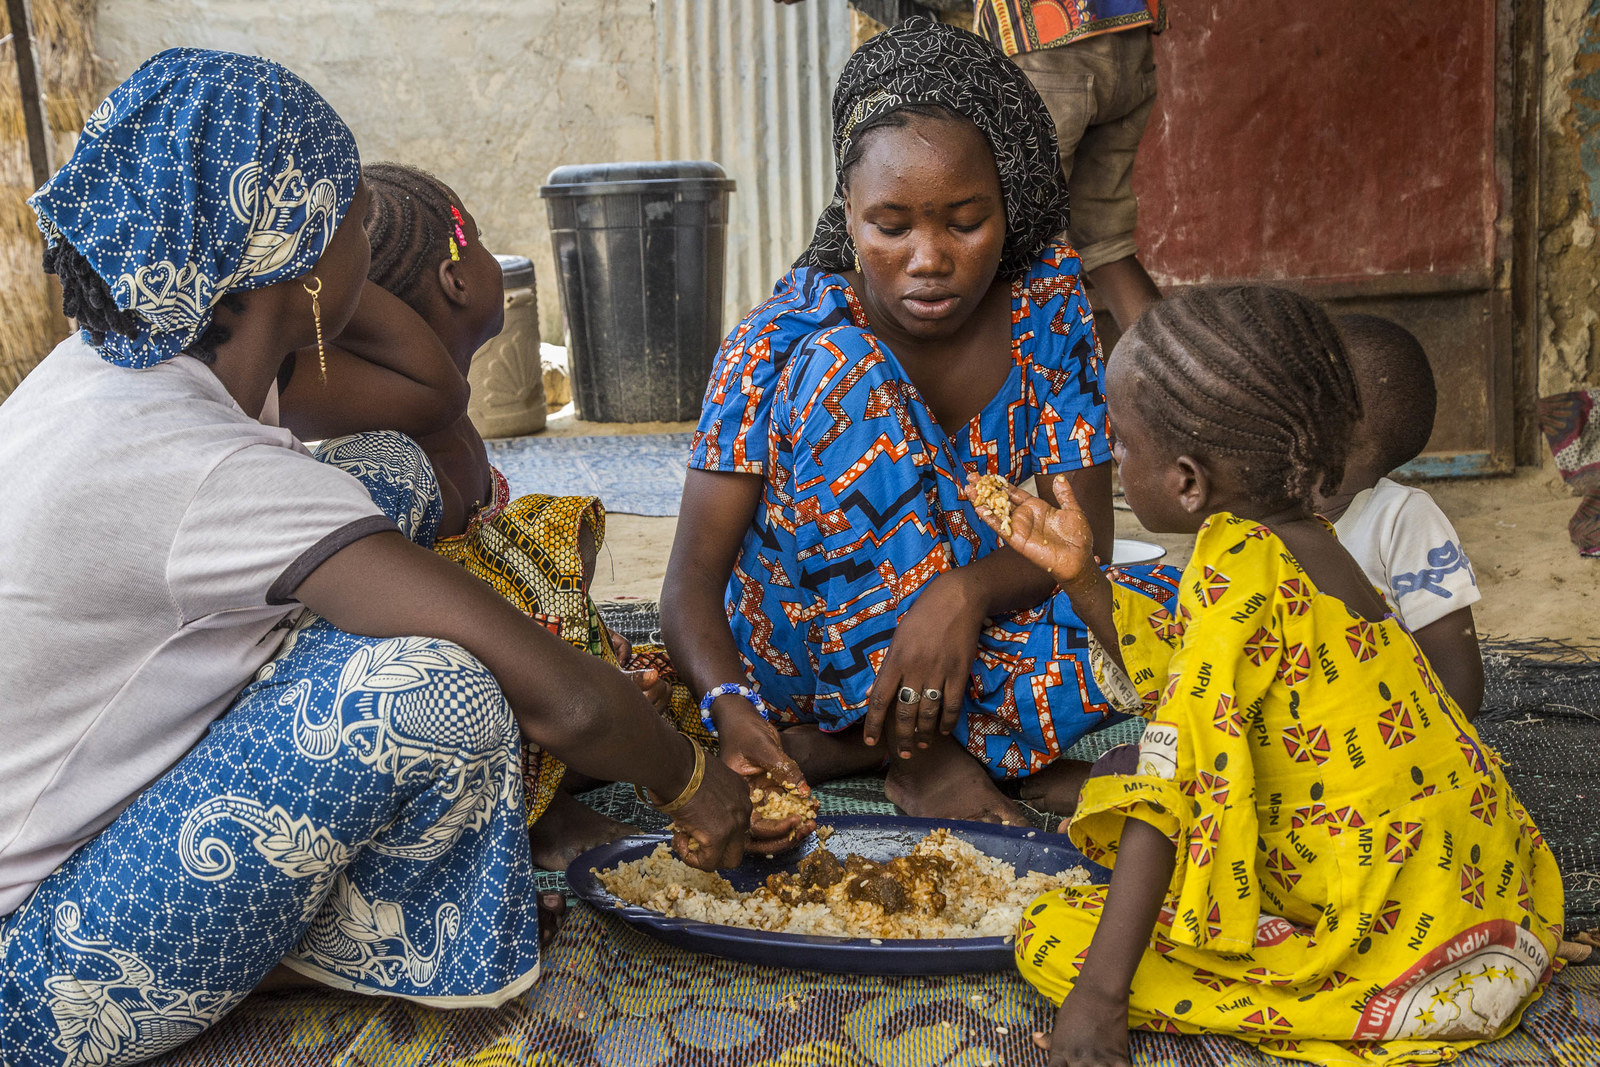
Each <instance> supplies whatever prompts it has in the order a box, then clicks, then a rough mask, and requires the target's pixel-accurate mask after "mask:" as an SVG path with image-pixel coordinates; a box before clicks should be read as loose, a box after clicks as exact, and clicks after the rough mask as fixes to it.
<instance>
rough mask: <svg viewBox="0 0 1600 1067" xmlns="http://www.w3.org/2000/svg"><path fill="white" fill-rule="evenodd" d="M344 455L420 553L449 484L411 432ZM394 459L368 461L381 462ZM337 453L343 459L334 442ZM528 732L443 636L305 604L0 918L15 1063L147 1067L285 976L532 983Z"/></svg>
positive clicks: (465, 992) (454, 988)
mask: <svg viewBox="0 0 1600 1067" xmlns="http://www.w3.org/2000/svg"><path fill="white" fill-rule="evenodd" d="M351 452H352V454H356V453H359V454H360V455H363V456H365V457H367V460H368V461H367V462H362V463H353V464H349V465H345V464H341V465H344V466H345V468H346V469H347V470H350V472H351V473H352V474H354V475H356V476H357V477H358V478H360V479H361V480H362V481H363V483H365V484H366V485H367V486H368V488H369V490H370V491H371V493H372V496H373V499H374V500H375V501H376V502H377V503H378V505H379V507H381V508H383V509H384V510H385V511H386V512H387V513H388V514H389V515H390V517H391V518H393V519H395V521H396V523H397V524H398V525H399V526H400V528H401V530H402V532H404V533H405V534H406V535H407V536H408V537H410V538H411V539H412V540H414V541H417V542H419V543H422V544H428V543H430V542H431V541H432V539H433V530H434V527H435V526H436V525H437V522H438V517H439V498H438V492H437V484H436V482H435V479H434V476H433V472H432V469H431V468H430V467H429V465H428V462H427V460H426V458H425V457H424V456H423V455H422V453H421V451H420V450H419V449H418V448H417V447H416V445H414V444H413V443H412V442H411V441H410V440H409V439H407V438H404V437H402V436H401V435H399V434H366V435H362V438H361V447H360V448H355V449H351ZM375 455H376V456H380V457H381V458H382V460H383V462H380V463H374V462H370V460H371V458H372V457H373V456H375ZM322 458H323V459H324V460H325V461H329V462H335V463H339V460H340V442H330V443H329V445H327V446H325V447H324V450H323V453H322ZM519 745H520V740H519V735H518V731H517V725H516V721H515V719H514V718H513V717H512V714H511V710H510V708H509V707H508V705H507V704H506V701H505V698H504V696H503V695H502V694H501V692H500V689H499V686H498V685H497V684H496V682H495V679H494V678H493V676H492V675H490V673H489V672H488V670H487V669H485V668H484V666H483V665H482V664H481V663H479V662H478V661H477V660H476V659H475V658H473V657H472V656H471V655H470V654H469V653H467V652H466V651H465V650H464V649H462V648H460V647H459V646H457V645H454V644H451V643H450V642H448V641H440V640H434V639H428V638H416V637H398V638H388V639H379V638H371V637H358V636H355V635H353V634H349V633H345V632H344V631H342V630H339V629H337V628H335V627H333V626H331V625H330V624H328V623H327V622H325V621H323V620H322V619H320V618H317V617H316V616H314V615H311V614H310V613H309V612H307V613H305V614H304V615H302V617H301V618H300V620H299V621H298V623H297V624H296V625H295V626H294V628H293V629H292V630H291V632H290V634H289V636H288V638H287V639H286V640H285V642H284V645H283V648H282V650H281V651H280V653H279V654H278V656H277V657H276V658H275V659H273V660H272V661H271V662H269V663H267V664H266V665H265V666H264V667H263V668H262V669H261V670H260V672H259V673H258V674H257V676H256V678H255V680H254V681H253V682H252V683H251V684H250V685H249V686H247V687H246V688H245V689H244V690H243V692H241V693H240V694H239V697H238V699H237V700H236V701H235V702H234V704H233V705H232V707H231V708H230V709H229V710H228V712H227V713H226V714H224V715H223V716H222V717H221V718H219V719H218V720H217V721H216V723H215V724H213V726H212V727H211V730H210V732H209V733H208V734H207V735H206V736H205V738H203V739H202V740H201V742H200V743H199V744H198V745H196V746H195V748H194V749H193V750H192V751H191V752H190V753H189V754H188V755H187V756H185V757H184V758H183V759H182V760H181V761H179V762H178V764H177V765H176V766H174V767H173V769H172V770H171V771H170V772H168V773H167V774H166V775H165V776H164V777H162V778H161V779H159V780H158V781H157V782H156V783H155V784H154V785H152V786H151V787H150V788H149V789H148V790H146V791H145V792H144V793H143V794H141V795H140V797H139V798H138V799H137V800H136V801H135V802H134V803H133V804H132V805H131V806H130V807H129V808H128V809H127V810H126V811H124V812H123V813H122V814H121V815H120V816H119V817H118V818H117V820H116V821H115V822H113V823H112V824H111V826H109V827H107V828H106V829H105V830H104V831H103V832H101V834H100V835H99V836H98V837H96V838H95V839H94V840H92V841H91V842H89V844H87V845H85V846H84V847H83V848H81V849H80V850H78V852H76V853H75V854H74V855H73V856H72V857H71V858H70V859H69V860H68V861H67V862H66V863H64V864H63V865H62V866H61V867H60V868H58V869H57V870H56V871H55V872H54V873H53V874H51V875H50V877H49V878H47V879H46V880H45V881H44V882H43V883H42V884H41V885H40V886H39V888H38V889H37V890H35V891H34V893H33V895H32V896H31V897H30V898H29V899H28V900H27V901H26V902H24V904H23V905H22V906H21V907H20V908H19V909H17V910H16V911H15V912H13V913H12V914H10V915H9V916H6V917H5V918H3V919H0V1063H3V1064H5V1065H6V1067H12V1065H20V1064H27V1065H29V1067H58V1065H59V1067H67V1065H77V1064H95V1065H100V1067H109V1065H114V1064H123V1063H134V1062H138V1061H139V1060H143V1059H146V1058H148V1057H151V1056H155V1055H158V1054H160V1053H162V1052H164V1051H166V1050H168V1049H171V1048H174V1047H176V1046H177V1045H180V1044H182V1043H183V1042H185V1041H187V1040H189V1039H191V1038H193V1037H195V1036H196V1035H198V1034H199V1033H200V1032H201V1031H203V1030H205V1029H206V1028H207V1027H208V1026H210V1025H211V1024H212V1023H214V1022H216V1021H217V1020H218V1019H219V1018H221V1017H222V1016H223V1015H224V1014H226V1013H227V1012H228V1011H229V1010H230V1009H232V1008H233V1007H234V1006H235V1005H237V1004H238V1003H239V1002H240V1001H241V1000H242V999H244V997H245V996H246V995H247V994H248V993H249V992H250V991H251V990H252V989H253V988H254V987H255V986H256V985H257V984H258V983H259V982H260V981H261V979H262V978H263V977H264V976H265V975H266V974H267V973H268V972H269V971H271V970H272V969H273V968H274V967H276V966H277V965H278V964H280V963H282V964H284V965H286V966H288V967H289V968H291V969H292V970H295V971H298V972H300V973H301V974H303V975H306V976H308V977H310V978H313V979H315V980H317V981H319V982H321V983H324V984H327V985H330V986H334V987H337V988H341V989H348V990H354V991H358V992H363V993H374V994H386V995H391V996H401V997H407V998H410V999H414V1000H417V1001H420V1002H423V1003H426V1004H431V1005H437V1006H477V1005H493V1004H498V1003H501V1002H503V1001H505V1000H507V999H509V998H510V997H512V996H515V995H516V994H518V993H520V992H522V991H524V990H526V989H527V988H529V987H530V986H531V985H532V984H533V982H534V981H535V980H536V979H537V977H538V974H539V922H538V914H537V908H536V905H535V898H536V894H535V891H534V884H533V874H532V866H531V861H530V859H529V854H528V836H527V830H526V827H525V826H524V822H523V794H522V777H521V774H520V761H519V752H520V750H519Z"/></svg>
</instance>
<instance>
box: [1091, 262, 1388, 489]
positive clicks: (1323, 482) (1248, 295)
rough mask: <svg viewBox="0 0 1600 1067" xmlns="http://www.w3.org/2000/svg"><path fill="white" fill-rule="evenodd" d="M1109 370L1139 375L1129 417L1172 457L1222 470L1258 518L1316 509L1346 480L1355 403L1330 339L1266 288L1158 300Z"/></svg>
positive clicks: (1346, 370) (1289, 297)
mask: <svg viewBox="0 0 1600 1067" xmlns="http://www.w3.org/2000/svg"><path fill="white" fill-rule="evenodd" d="M1112 358H1114V359H1125V360H1127V361H1128V365H1129V369H1131V370H1133V371H1135V372H1136V373H1137V374H1138V375H1140V376H1141V377H1142V378H1143V379H1144V381H1143V382H1142V383H1141V384H1142V386H1143V389H1144V390H1148V395H1145V393H1144V392H1143V391H1142V392H1141V396H1140V398H1139V402H1138V410H1139V413H1140V414H1141V415H1142V416H1144V417H1145V418H1146V419H1147V420H1148V422H1149V425H1150V426H1151V428H1152V429H1153V430H1154V431H1155V432H1156V433H1157V435H1159V436H1160V437H1161V438H1162V439H1164V441H1165V442H1166V443H1167V444H1169V445H1171V446H1172V447H1174V448H1176V449H1178V450H1179V451H1180V452H1187V453H1191V454H1194V455H1197V456H1208V457H1219V458H1229V459H1233V460H1236V461H1237V462H1238V464H1239V466H1238V470H1239V472H1240V474H1241V476H1242V477H1243V479H1244V483H1245V488H1246V490H1247V491H1248V492H1249V493H1250V495H1251V497H1252V498H1253V499H1254V500H1255V501H1257V502H1259V503H1260V504H1262V505H1263V506H1282V505H1286V504H1290V503H1298V504H1302V505H1304V506H1305V507H1306V508H1307V509H1314V505H1313V499H1314V498H1313V494H1314V492H1315V491H1316V490H1317V489H1319V488H1323V487H1326V488H1327V489H1328V490H1329V491H1330V492H1331V491H1333V490H1335V489H1337V488H1338V486H1339V483H1340V482H1342V481H1343V480H1344V464H1345V458H1346V455H1347V454H1348V452H1349V449H1350V437H1351V431H1352V430H1353V428H1354V426H1355V424H1356V422H1357V420H1359V419H1360V417H1361V401H1360V398H1359V396H1358V394H1357V392H1356V384H1355V379H1354V378H1353V376H1352V375H1351V372H1350V364H1349V362H1348V360H1347V359H1346V358H1345V350H1344V343H1343V341H1342V340H1341V339H1340V336H1339V331H1338V330H1337V329H1336V328H1335V327H1334V325H1333V323H1332V321H1331V320H1329V318H1328V316H1327V314H1326V313H1325V312H1323V310H1322V309H1321V308H1320V307H1318V306H1317V305H1316V304H1314V303H1313V302H1312V301H1310V300H1308V299H1306V298H1305V297H1303V296H1300V295H1299V294H1298V293H1293V292H1290V291H1289V290H1287V289H1278V288H1274V287H1272V286H1265V285H1231V286H1212V287H1206V288H1201V289H1195V290H1191V291H1189V292H1187V293H1184V294H1182V295H1181V296H1176V297H1173V298H1171V299H1169V300H1164V301H1162V302H1161V303H1159V304H1157V305H1156V306H1155V307H1153V308H1152V309H1151V310H1150V311H1148V312H1146V313H1145V315H1144V316H1143V317H1142V318H1140V319H1139V321H1138V322H1137V323H1135V324H1134V326H1133V328H1132V329H1131V330H1129V331H1128V333H1127V334H1126V335H1125V336H1124V338H1123V340H1122V342H1121V343H1120V344H1118V345H1117V348H1116V352H1115V354H1114V355H1113V357H1112Z"/></svg>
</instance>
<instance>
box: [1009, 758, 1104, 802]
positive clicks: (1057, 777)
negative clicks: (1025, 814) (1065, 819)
mask: <svg viewBox="0 0 1600 1067" xmlns="http://www.w3.org/2000/svg"><path fill="white" fill-rule="evenodd" d="M1091 766H1092V764H1089V763H1085V762H1084V761H1083V760H1076V759H1064V760H1057V761H1056V762H1055V763H1052V764H1051V765H1050V766H1048V767H1046V768H1045V769H1044V770H1042V771H1039V772H1037V773H1035V774H1030V775H1028V777H1026V778H1024V779H1022V781H1021V782H1019V783H1018V785H1019V787H1020V788H1019V789H1018V791H1017V795H1018V796H1020V797H1021V798H1022V799H1023V800H1025V801H1027V802H1028V803H1029V804H1031V805H1033V806H1034V807H1036V808H1038V809H1039V810H1040V811H1050V812H1054V813H1055V814H1057V815H1071V814H1072V813H1073V812H1075V811H1077V810H1078V791H1079V790H1081V789H1082V788H1083V783H1084V782H1087V781H1088V780H1089V769H1090V767H1091Z"/></svg>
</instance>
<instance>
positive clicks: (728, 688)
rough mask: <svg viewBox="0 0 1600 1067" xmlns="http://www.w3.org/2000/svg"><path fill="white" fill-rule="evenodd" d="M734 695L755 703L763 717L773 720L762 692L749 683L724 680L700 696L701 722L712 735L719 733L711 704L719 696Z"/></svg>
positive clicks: (769, 720)
mask: <svg viewBox="0 0 1600 1067" xmlns="http://www.w3.org/2000/svg"><path fill="white" fill-rule="evenodd" d="M734 695H738V696H742V697H744V698H745V699H746V700H748V701H749V702H750V703H751V704H753V705H755V709H756V711H757V712H759V713H760V715H761V717H762V718H763V719H766V720H767V721H768V722H771V721H772V712H771V711H770V710H769V709H768V708H767V702H766V701H765V700H762V699H761V694H760V693H758V692H757V691H756V690H754V689H752V688H750V687H749V686H748V685H740V684H739V683H738V682H723V683H722V684H721V685H714V686H712V687H711V688H710V689H707V690H706V695H705V696H703V697H701V698H700V724H701V725H702V726H704V727H705V728H706V730H707V732H709V733H710V734H711V736H712V737H715V736H716V735H717V724H716V723H714V722H712V721H711V705H712V704H713V703H714V702H715V701H716V699H717V698H718V697H725V696H734Z"/></svg>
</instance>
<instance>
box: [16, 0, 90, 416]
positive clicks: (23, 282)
mask: <svg viewBox="0 0 1600 1067" xmlns="http://www.w3.org/2000/svg"><path fill="white" fill-rule="evenodd" d="M32 4H33V32H34V38H35V42H36V54H37V56H38V57H39V77H40V81H41V83H42V86H43V96H44V105H45V122H46V124H47V125H48V126H49V130H50V141H51V145H50V147H51V163H52V164H53V165H56V166H59V165H60V164H61V162H62V161H63V160H64V159H66V158H67V156H68V155H70V154H71V152H72V145H73V143H74V141H75V139H76V137H77V133H78V130H79V129H80V128H82V126H83V120H84V118H85V117H87V116H88V114H89V112H90V111H91V110H93V108H94V106H95V105H96V104H97V103H99V101H100V98H101V97H102V96H103V95H104V91H103V90H104V89H105V88H106V85H105V82H104V79H103V78H102V77H101V75H100V64H99V60H98V59H97V58H96V56H95V54H94V48H93V45H92V40H93V32H94V0H32ZM10 33H11V27H10V25H9V21H8V20H7V18H6V12H5V9H4V8H3V7H0V37H5V36H6V35H8V34H10ZM16 71H17V58H16V52H15V38H14V37H12V38H10V39H8V40H6V41H5V42H4V43H3V44H0V399H4V398H5V396H6V395H7V394H8V393H10V392H11V390H12V389H14V388H15V387H16V385H17V383H18V382H19V381H21V380H22V377H23V375H25V374H27V373H28V371H30V370H32V369H33V367H34V366H35V364H37V363H38V362H39V360H40V359H42V358H44V356H45V354H46V353H48V352H49V351H50V349H51V348H52V347H53V346H54V345H55V343H56V342H57V341H59V340H60V339H61V338H63V337H65V336H66V334H67V331H68V329H69V328H70V326H69V323H68V322H67V320H66V319H64V318H62V317H61V311H60V308H61V304H60V298H59V296H58V294H57V291H56V289H55V284H54V281H53V280H51V279H50V278H48V276H46V275H45V274H44V273H43V272H42V271H41V270H40V268H39V255H40V252H41V251H42V250H43V245H42V243H41V241H40V238H39V231H38V229H37V227H36V226H35V225H34V220H33V212H32V211H30V210H29V209H28V206H27V203H26V200H27V198H28V195H29V194H30V193H32V192H33V170H32V166H31V164H30V162H29V159H28V136H27V129H26V126H25V124H24V119H23V112H22V98H21V93H20V91H19V89H18V87H17V73H16Z"/></svg>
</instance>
